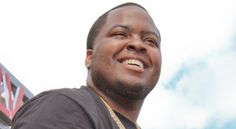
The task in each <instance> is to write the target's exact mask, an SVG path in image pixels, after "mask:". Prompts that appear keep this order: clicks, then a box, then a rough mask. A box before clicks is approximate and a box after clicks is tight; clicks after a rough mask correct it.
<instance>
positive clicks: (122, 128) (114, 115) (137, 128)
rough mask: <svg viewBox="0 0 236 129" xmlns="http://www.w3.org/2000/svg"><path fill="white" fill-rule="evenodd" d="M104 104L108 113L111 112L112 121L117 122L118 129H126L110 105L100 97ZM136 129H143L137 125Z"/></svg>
mask: <svg viewBox="0 0 236 129" xmlns="http://www.w3.org/2000/svg"><path fill="white" fill-rule="evenodd" d="M99 97H100V99H101V100H102V102H103V103H104V104H105V105H106V107H107V109H108V111H109V112H110V115H111V117H112V119H113V120H114V121H115V122H116V124H117V125H118V127H119V128H120V129H126V128H125V126H124V125H123V124H122V123H121V121H120V119H119V118H118V117H117V116H116V114H115V112H114V111H113V110H112V108H111V107H110V106H109V105H108V103H107V102H106V101H105V100H104V99H103V98H102V97H101V96H99ZM135 126H136V129H141V128H140V127H139V126H138V125H137V124H136V123H135Z"/></svg>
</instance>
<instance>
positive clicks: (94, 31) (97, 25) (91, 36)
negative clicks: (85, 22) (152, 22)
mask: <svg viewBox="0 0 236 129" xmlns="http://www.w3.org/2000/svg"><path fill="white" fill-rule="evenodd" d="M125 6H137V7H140V8H142V9H143V10H145V11H146V12H147V10H146V9H145V8H144V7H143V6H141V5H139V4H137V3H133V2H128V3H123V4H120V5H118V6H116V7H114V8H112V9H110V10H108V11H107V12H105V13H104V14H102V15H101V16H100V17H99V18H98V19H97V20H96V21H95V22H94V23H93V25H92V27H91V28H90V30H89V33H88V36H87V49H93V42H94V40H95V38H96V36H97V35H98V33H99V32H100V30H101V28H102V27H103V25H104V24H105V23H106V20H107V15H108V13H109V12H111V11H112V10H115V9H117V8H121V7H125Z"/></svg>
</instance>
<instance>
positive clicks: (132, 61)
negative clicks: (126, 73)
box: [121, 59, 144, 68]
mask: <svg viewBox="0 0 236 129" xmlns="http://www.w3.org/2000/svg"><path fill="white" fill-rule="evenodd" d="M121 63H122V64H126V65H134V66H137V67H139V68H144V65H143V63H142V62H141V61H139V60H136V59H126V60H123V61H122V62H121Z"/></svg>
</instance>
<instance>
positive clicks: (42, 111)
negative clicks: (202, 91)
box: [12, 3, 161, 129]
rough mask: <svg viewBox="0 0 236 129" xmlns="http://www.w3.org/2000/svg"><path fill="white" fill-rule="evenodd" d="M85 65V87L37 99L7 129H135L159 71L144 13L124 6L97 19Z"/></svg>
mask: <svg viewBox="0 0 236 129" xmlns="http://www.w3.org/2000/svg"><path fill="white" fill-rule="evenodd" d="M85 64H86V67H87V69H88V77H87V86H82V87H81V88H80V89H59V90H52V91H47V92H43V93H41V94H39V95H38V96H36V97H34V98H33V99H31V100H30V101H29V102H27V103H26V104H25V105H24V106H22V108H21V109H20V110H19V111H18V113H17V114H16V115H15V117H14V119H13V122H12V129H138V128H139V126H138V125H137V124H136V121H137V118H138V115H139V112H140V109H141V107H142V104H143V101H144V99H145V97H146V96H147V94H148V93H149V92H150V91H151V90H152V89H153V88H154V86H155V85H156V83H157V82H158V79H159V75H160V70H161V52H160V34H159V31H158V29H157V27H156V26H155V24H154V22H153V20H152V18H151V16H150V15H149V14H148V12H147V11H146V10H145V9H144V8H143V7H142V6H140V5H138V4H135V3H125V4H122V5H119V6H117V7H115V8H113V9H111V10H109V11H108V12H106V13H105V14H103V15H102V16H100V17H99V18H98V20H97V21H96V22H95V23H94V25H93V26H92V28H91V30H90V32H89V34H88V39H87V56H86V60H85Z"/></svg>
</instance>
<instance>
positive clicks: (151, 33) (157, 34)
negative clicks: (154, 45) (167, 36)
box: [109, 25, 161, 39]
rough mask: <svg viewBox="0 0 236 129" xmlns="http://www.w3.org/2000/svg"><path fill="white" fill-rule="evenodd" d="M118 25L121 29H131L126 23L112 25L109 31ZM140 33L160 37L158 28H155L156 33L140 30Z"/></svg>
mask: <svg viewBox="0 0 236 129" xmlns="http://www.w3.org/2000/svg"><path fill="white" fill-rule="evenodd" d="M118 27H120V28H123V29H126V30H128V31H132V28H130V27H129V26H127V25H115V26H113V27H112V28H111V29H109V31H111V30H113V29H115V28H118ZM141 34H143V35H154V36H155V37H156V38H157V39H160V38H161V36H160V32H159V30H158V29H157V33H155V32H153V31H142V32H141Z"/></svg>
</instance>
